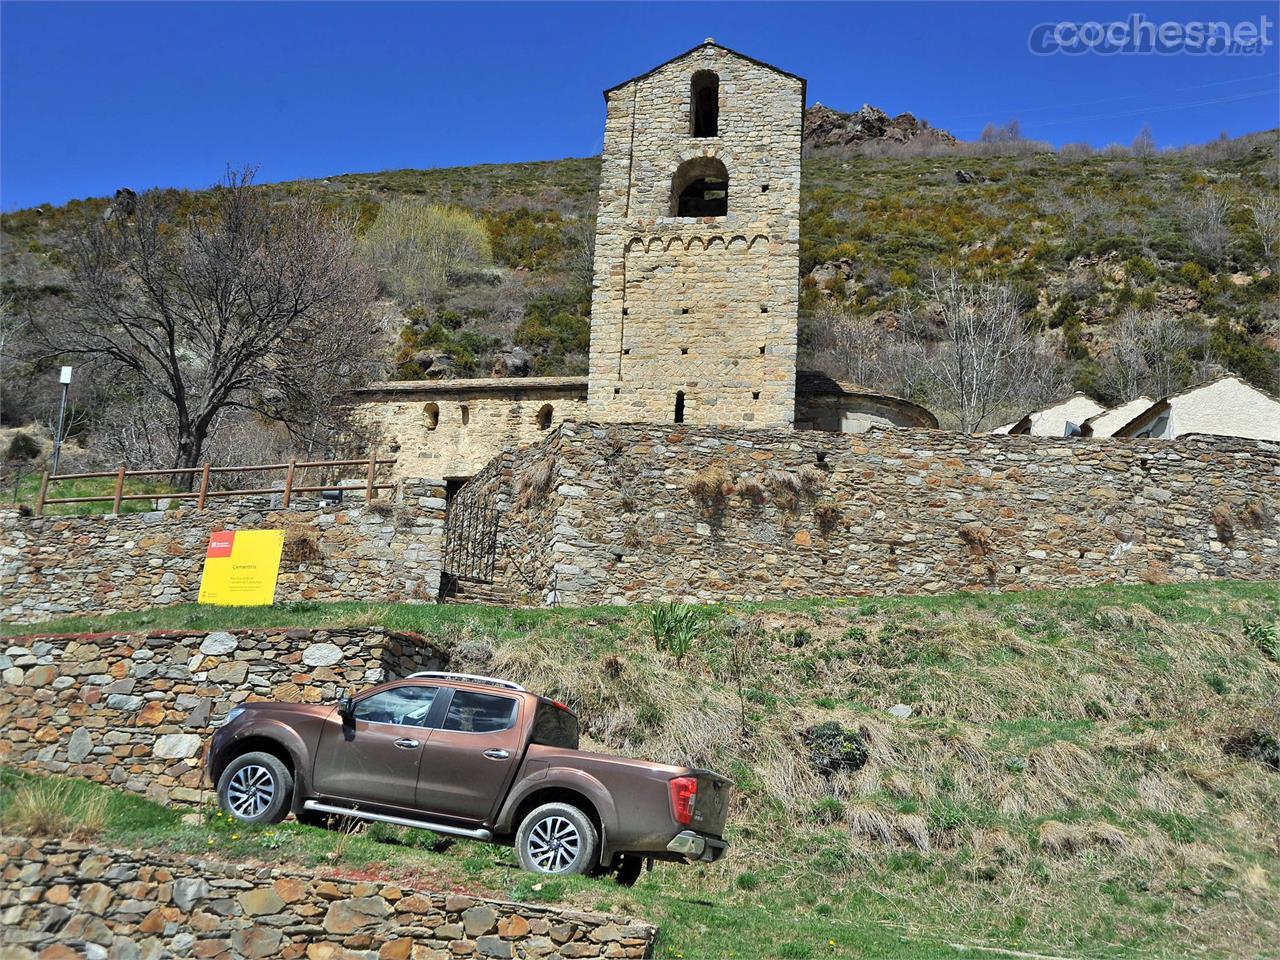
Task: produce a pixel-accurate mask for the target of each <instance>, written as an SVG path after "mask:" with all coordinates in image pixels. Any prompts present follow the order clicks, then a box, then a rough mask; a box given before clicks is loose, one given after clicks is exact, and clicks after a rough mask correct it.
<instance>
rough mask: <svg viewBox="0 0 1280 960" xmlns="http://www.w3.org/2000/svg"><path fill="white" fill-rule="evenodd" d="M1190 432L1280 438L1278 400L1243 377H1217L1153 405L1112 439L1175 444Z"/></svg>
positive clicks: (1261, 438) (1123, 426)
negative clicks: (1134, 439)
mask: <svg viewBox="0 0 1280 960" xmlns="http://www.w3.org/2000/svg"><path fill="white" fill-rule="evenodd" d="M1189 433H1206V434H1212V435H1216V436H1222V437H1247V438H1250V439H1253V440H1280V400H1277V399H1276V398H1275V397H1273V396H1271V395H1270V394H1268V393H1265V392H1264V391H1262V390H1259V389H1258V388H1257V387H1254V386H1251V385H1249V384H1248V383H1245V382H1244V381H1243V380H1241V379H1240V378H1239V377H1232V376H1226V377H1219V378H1217V379H1216V380H1210V381H1208V382H1207V383H1200V384H1196V385H1195V386H1193V387H1188V388H1187V389H1185V390H1182V391H1180V392H1179V393H1175V394H1172V395H1171V396H1168V397H1165V398H1164V399H1163V400H1160V401H1157V402H1156V403H1153V404H1150V405H1149V406H1147V408H1146V409H1144V410H1142V411H1141V412H1140V413H1138V414H1136V415H1135V416H1134V417H1132V418H1131V419H1130V420H1129V421H1128V422H1126V423H1124V424H1123V425H1121V426H1119V427H1117V428H1116V429H1115V430H1114V432H1113V434H1112V436H1115V437H1127V438H1135V437H1154V438H1157V439H1160V440H1172V439H1174V438H1175V437H1181V436H1185V435H1186V434H1189Z"/></svg>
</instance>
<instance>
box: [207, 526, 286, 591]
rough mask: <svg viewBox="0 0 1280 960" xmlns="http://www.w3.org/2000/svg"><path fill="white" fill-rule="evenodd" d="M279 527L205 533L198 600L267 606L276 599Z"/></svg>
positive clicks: (281, 536) (281, 534)
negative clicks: (205, 548)
mask: <svg viewBox="0 0 1280 960" xmlns="http://www.w3.org/2000/svg"><path fill="white" fill-rule="evenodd" d="M283 549H284V531H283V530H220V531H218V532H217V533H214V534H210V535H209V549H208V551H207V552H206V553H205V555H204V574H203V575H202V576H201V577H200V602H201V603H211V604H215V605H217V606H220V607H263V606H270V605H271V604H272V603H274V602H275V598H276V575H277V574H278V573H279V572H280V552H281V551H282V550H283Z"/></svg>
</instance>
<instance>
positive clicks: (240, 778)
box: [218, 752, 293, 823]
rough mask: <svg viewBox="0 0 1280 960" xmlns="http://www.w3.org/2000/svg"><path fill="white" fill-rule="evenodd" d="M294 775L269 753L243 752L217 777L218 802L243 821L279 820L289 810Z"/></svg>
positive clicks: (262, 821) (286, 814)
mask: <svg viewBox="0 0 1280 960" xmlns="http://www.w3.org/2000/svg"><path fill="white" fill-rule="evenodd" d="M292 800H293V776H292V775H291V774H290V773H289V768H288V767H286V766H285V765H284V764H283V763H281V762H280V761H279V760H278V759H276V758H275V757H273V756H272V755H271V754H269V753H256V752H255V753H244V754H241V755H240V756H238V757H236V758H235V759H234V760H232V761H231V762H230V763H229V764H227V768H226V769H225V770H223V771H222V776H220V777H219V778H218V805H219V806H220V807H222V809H223V810H225V811H227V813H229V814H230V815H231V816H233V817H235V819H237V820H240V821H241V822H243V823H279V822H280V821H281V820H283V819H284V818H285V817H286V816H288V814H289V806H290V803H291V801H292Z"/></svg>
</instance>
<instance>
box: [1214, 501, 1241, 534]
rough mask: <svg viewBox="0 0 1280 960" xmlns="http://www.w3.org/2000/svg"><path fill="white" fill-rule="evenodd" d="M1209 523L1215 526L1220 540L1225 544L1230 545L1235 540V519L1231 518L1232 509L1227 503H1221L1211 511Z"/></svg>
mask: <svg viewBox="0 0 1280 960" xmlns="http://www.w3.org/2000/svg"><path fill="white" fill-rule="evenodd" d="M1209 522H1210V523H1212V524H1213V528H1214V530H1216V531H1217V532H1218V539H1219V540H1221V541H1222V542H1223V543H1230V542H1231V541H1232V540H1234V539H1235V535H1236V524H1235V519H1234V518H1233V517H1232V516H1231V508H1230V507H1229V506H1227V505H1226V504H1225V503H1220V504H1218V505H1217V506H1216V507H1214V508H1213V509H1212V510H1210V511H1209Z"/></svg>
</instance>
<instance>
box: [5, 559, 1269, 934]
mask: <svg viewBox="0 0 1280 960" xmlns="http://www.w3.org/2000/svg"><path fill="white" fill-rule="evenodd" d="M648 613H649V611H648V610H647V609H645V608H630V609H616V608H597V609H587V610H552V611H533V610H499V609H488V608H467V607H460V606H446V607H434V606H422V607H414V606H408V605H395V606H369V605H357V604H338V605H320V604H310V605H298V606H290V607H282V608H277V609H260V610H228V609H202V608H197V607H179V608H170V609H165V610H157V611H152V612H148V613H145V614H124V615H118V616H114V617H108V618H90V619H78V620H73V621H64V622H60V623H58V624H55V625H52V627H53V629H57V630H77V631H80V630H101V629H122V628H126V627H139V626H145V627H153V628H163V627H201V628H204V627H209V628H212V627H229V626H240V625H244V626H248V625H251V624H257V625H265V624H279V625H286V624H287V625H317V624H324V623H331V624H336V623H348V622H359V623H385V624H387V625H389V626H395V627H399V628H402V629H413V630H418V631H421V632H422V633H424V634H427V635H430V636H433V637H436V638H439V639H440V640H442V641H443V642H444V643H446V644H447V645H448V646H449V647H450V648H451V649H453V650H454V651H455V653H454V660H455V664H454V665H455V666H457V667H460V668H463V669H470V670H485V671H490V672H494V673H498V674H501V675H504V676H509V677H512V678H513V679H516V680H519V681H522V682H524V683H526V685H529V686H531V687H532V688H534V689H538V690H540V691H543V692H546V693H548V694H552V695H555V696H557V697H560V698H561V699H565V700H568V701H569V702H570V703H572V704H573V705H574V706H575V708H576V709H577V710H578V711H579V713H580V715H581V716H582V717H583V720H584V723H585V728H586V732H587V734H588V735H589V737H590V738H591V739H592V740H593V741H594V742H595V744H596V745H598V746H601V747H603V748H605V749H609V750H616V751H620V752H627V753H631V754H634V755H640V756H649V757H653V758H655V759H669V760H690V761H693V762H698V763H705V764H708V765H711V766H715V767H717V768H719V769H722V770H724V771H725V772H727V773H729V774H730V775H732V776H733V777H734V778H735V779H736V780H737V782H738V784H739V792H738V799H737V803H736V808H735V811H734V813H733V829H732V833H731V839H732V841H733V843H734V849H733V852H732V855H731V857H729V858H728V859H727V860H726V861H724V862H723V863H721V864H717V865H714V866H711V867H686V868H677V867H673V866H660V867H658V869H657V870H655V872H654V873H653V874H651V875H648V876H646V877H645V878H643V879H642V880H641V882H640V884H639V885H637V886H636V887H635V888H634V889H632V890H630V891H627V890H622V889H619V888H617V887H616V886H613V885H611V884H610V883H609V882H607V881H598V880H581V879H575V880H557V881H542V882H540V883H539V881H538V880H537V879H536V878H533V877H530V876H528V875H524V874H521V873H519V872H517V871H516V870H514V869H513V868H512V867H511V866H510V862H511V858H510V854H509V853H508V852H506V851H503V850H500V849H497V848H490V847H486V846H484V845H479V844H472V843H456V844H453V845H451V846H449V848H448V849H447V850H445V851H444V852H442V853H427V852H420V851H419V850H417V849H415V848H414V847H412V846H402V845H392V846H388V845H387V844H386V843H385V842H379V841H377V840H376V839H371V838H343V837H341V836H338V835H334V834H324V833H318V832H316V831H312V830H309V829H307V828H303V827H300V826H297V825H292V824H290V825H285V826H283V827H279V828H273V829H272V830H270V831H266V830H251V829H243V828H232V827H229V826H226V825H223V824H221V823H220V822H219V821H218V820H217V818H214V821H213V823H212V824H210V825H181V824H179V823H178V817H177V815H175V814H173V813H168V812H163V811H159V810H155V809H151V808H145V804H144V803H143V802H142V801H138V800H132V799H129V800H124V799H117V800H115V801H113V802H114V803H115V804H117V805H119V806H120V808H121V809H122V810H123V809H124V808H126V807H127V808H128V810H132V811H143V812H136V813H133V814H130V815H129V817H125V816H124V815H123V814H121V815H120V816H112V817H110V818H109V819H110V822H111V824H112V826H111V827H110V828H109V829H110V830H111V835H112V836H113V837H114V838H116V839H120V840H128V841H131V842H137V843H140V844H146V845H150V844H156V843H165V844H166V845H168V846H169V847H171V848H176V849H187V850H196V849H210V848H213V849H216V850H218V851H219V852H221V853H223V854H227V855H245V856H258V857H263V858H268V859H272V860H278V859H285V858H289V859H299V860H303V861H310V862H316V861H326V860H327V861H329V862H338V863H345V864H349V865H353V866H358V867H362V866H365V865H370V866H372V865H374V864H384V865H385V869H388V870H391V871H393V872H409V873H412V872H414V871H428V872H429V873H428V880H427V882H428V883H435V884H436V885H439V884H440V883H447V882H450V881H458V882H465V883H468V884H471V885H473V886H475V887H477V888H479V889H481V890H486V891H490V892H496V893H500V894H503V895H510V896H512V897H515V898H517V899H521V898H523V899H537V898H544V899H554V900H569V901H571V902H574V903H578V904H580V905H583V906H588V907H600V908H608V909H615V910H621V911H624V912H632V913H637V914H640V915H644V916H647V917H650V918H652V919H653V920H655V921H656V922H658V923H660V924H661V925H662V928H663V939H662V944H661V949H660V955H661V956H666V957H680V956H684V957H689V958H692V957H721V956H730V955H733V956H737V957H761V958H765V957H825V956H854V955H874V956H904V957H906V956H910V957H934V956H952V955H955V950H954V949H953V948H952V947H950V946H948V944H950V943H968V944H982V945H986V946H993V947H1000V948H1007V949H1014V950H1030V951H1035V952H1041V953H1049V954H1072V955H1088V956H1139V955H1143V956H1146V955H1155V954H1158V955H1192V954H1202V953H1203V954H1208V955H1222V956H1240V955H1249V956H1252V955H1260V954H1264V953H1266V952H1268V951H1270V950H1273V949H1274V944H1275V943H1276V942H1277V938H1278V937H1280V920H1278V918H1277V914H1276V911H1275V909H1274V904H1275V902H1276V898H1277V896H1278V895H1280V894H1278V885H1280V875H1278V874H1277V871H1278V870H1280V859H1278V858H1277V851H1276V847H1275V837H1276V835H1277V833H1278V832H1280V789H1278V786H1280V780H1277V774H1276V772H1275V771H1273V770H1271V769H1269V768H1267V767H1265V766H1263V765H1262V764H1260V763H1257V762H1255V761H1246V760H1239V759H1235V758H1232V757H1228V756H1225V755H1224V754H1223V752H1222V749H1221V743H1222V741H1223V739H1224V736H1225V733H1226V731H1227V729H1228V728H1229V727H1231V726H1232V725H1233V724H1236V723H1245V722H1250V721H1255V722H1256V721H1257V719H1258V717H1259V716H1260V715H1262V714H1269V715H1270V716H1271V717H1274V714H1275V711H1276V709H1277V704H1278V703H1280V665H1278V664H1277V663H1276V662H1275V661H1274V660H1273V659H1271V656H1269V655H1268V654H1267V653H1265V652H1264V651H1263V650H1262V649H1260V648H1259V646H1258V642H1257V638H1258V636H1259V633H1260V632H1265V631H1266V629H1267V627H1268V626H1269V627H1270V628H1271V629H1274V625H1275V622H1276V619H1277V617H1278V616H1280V587H1278V585H1277V584H1275V583H1252V584H1249V583H1221V584H1205V585H1196V586H1176V587H1175V586H1159V587H1100V588H1094V589H1089V590H1073V591H1061V592H1044V593H1026V594H1008V595H992V596H987V595H953V596H947V597H938V598H898V599H881V600H860V601H853V602H849V603H839V602H836V603H827V602H795V603H790V604H770V605H762V606H751V607H747V606H744V607H740V608H735V609H728V608H714V609H711V610H708V611H706V613H705V622H706V626H705V628H704V631H703V635H702V637H701V638H700V639H699V641H698V643H697V644H696V645H695V647H694V649H693V651H692V652H691V653H690V654H689V655H688V656H687V657H686V658H685V659H684V661H683V662H682V663H677V662H676V661H675V660H674V659H673V658H671V657H670V656H669V655H666V654H662V653H659V652H657V651H655V650H654V647H653V640H652V635H651V631H650V627H649V621H648ZM1249 625H1251V627H1250V629H1249V630H1248V632H1247V630H1246V628H1247V626H1249ZM7 629H8V630H10V631H11V632H12V631H13V629H14V628H12V627H9V628H7ZM733 651H738V652H739V655H738V656H736V657H735V656H734V655H733ZM744 654H745V655H744ZM739 685H740V686H741V689H742V697H741V699H740V698H739V696H738V693H737V690H738V688H739ZM898 702H902V703H906V704H909V705H911V706H912V707H913V708H914V711H915V712H914V714H913V716H912V717H910V718H909V719H906V720H896V719H894V718H892V717H891V716H889V715H888V714H887V712H886V711H887V708H888V707H890V706H892V705H893V704H895V703H898ZM826 720H837V721H839V722H841V723H842V724H844V725H845V726H846V727H847V728H849V729H855V730H858V731H859V732H860V733H859V735H860V737H861V738H862V740H863V742H864V743H865V744H866V745H867V746H868V748H869V754H870V759H869V761H868V763H867V764H866V765H865V766H864V767H863V768H862V769H861V770H858V771H856V772H854V773H842V774H838V775H836V776H834V777H832V778H830V779H824V778H823V777H821V776H820V775H818V774H817V773H815V771H814V769H813V768H812V767H811V765H810V764H809V762H808V758H807V751H806V748H805V747H804V746H803V743H802V742H801V740H800V738H799V732H800V731H801V730H803V729H805V728H806V727H809V726H811V725H813V724H815V723H818V722H821V721H826ZM1272 722H1274V720H1272ZM144 808H145V810H144ZM233 833H235V835H236V836H237V837H238V839H235V840H233V839H231V836H232V834H233ZM399 836H400V837H401V840H402V842H407V843H409V844H414V843H422V842H424V841H423V840H414V839H413V838H412V837H411V836H409V835H407V834H401V835H399ZM210 840H212V841H213V842H212V843H210Z"/></svg>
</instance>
